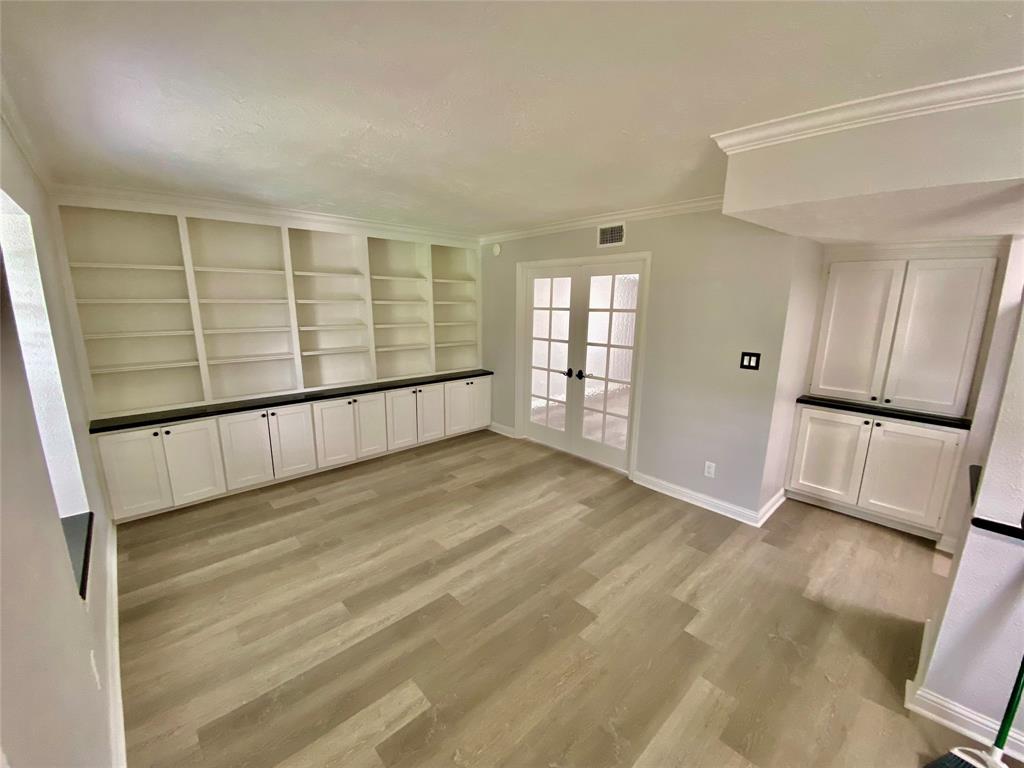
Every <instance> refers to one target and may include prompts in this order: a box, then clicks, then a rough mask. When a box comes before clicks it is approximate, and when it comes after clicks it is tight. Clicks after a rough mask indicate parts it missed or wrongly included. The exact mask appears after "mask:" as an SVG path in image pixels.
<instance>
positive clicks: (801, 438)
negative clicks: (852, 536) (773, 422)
mask: <svg viewBox="0 0 1024 768" xmlns="http://www.w3.org/2000/svg"><path fill="white" fill-rule="evenodd" d="M871 423H872V422H871V420H870V419H869V417H867V416H862V415H860V414H854V413H838V412H835V411H821V410H818V409H816V408H802V409H801V410H800V423H799V426H798V431H797V441H796V450H795V452H794V455H793V465H792V470H791V471H790V478H789V487H790V488H793V489H795V490H799V491H804V492H805V493H810V494H814V495H815V496H821V497H823V498H826V499H832V500H834V501H841V502H843V503H846V504H856V503H857V494H858V492H859V491H860V482H861V477H862V475H863V473H864V460H865V457H866V456H867V453H868V443H869V441H870V439H871Z"/></svg>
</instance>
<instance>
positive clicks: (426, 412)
mask: <svg viewBox="0 0 1024 768" xmlns="http://www.w3.org/2000/svg"><path fill="white" fill-rule="evenodd" d="M444 400H445V398H444V384H431V385H429V386H426V387H417V388H416V422H417V431H418V437H419V441H420V442H421V443H422V442H426V441H427V440H437V439H438V438H440V437H444V435H445V429H444V421H445V419H444V413H445V408H444Z"/></svg>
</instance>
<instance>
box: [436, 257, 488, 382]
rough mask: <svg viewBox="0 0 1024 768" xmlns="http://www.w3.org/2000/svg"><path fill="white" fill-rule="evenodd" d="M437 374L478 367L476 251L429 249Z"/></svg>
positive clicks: (478, 317)
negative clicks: (438, 372)
mask: <svg viewBox="0 0 1024 768" xmlns="http://www.w3.org/2000/svg"><path fill="white" fill-rule="evenodd" d="M430 259H431V272H432V277H431V282H432V288H433V310H434V347H435V359H436V369H437V370H438V371H458V370H465V369H470V368H479V367H480V334H479V325H480V314H479V307H478V306H477V303H478V301H479V284H480V260H479V258H478V256H477V253H476V251H471V250H469V249H466V248H453V247H451V246H447V245H432V246H431V247H430Z"/></svg>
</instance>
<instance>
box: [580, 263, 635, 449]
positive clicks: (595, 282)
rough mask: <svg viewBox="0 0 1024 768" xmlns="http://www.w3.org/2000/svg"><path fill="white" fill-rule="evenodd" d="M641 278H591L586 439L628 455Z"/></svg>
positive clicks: (588, 319) (585, 406)
mask: <svg viewBox="0 0 1024 768" xmlns="http://www.w3.org/2000/svg"><path fill="white" fill-rule="evenodd" d="M639 290H640V275H639V274H636V273H623V274H614V275H594V276H593V277H591V278H590V294H589V306H588V310H587V352H586V367H585V368H584V371H585V376H586V378H585V379H584V392H583V428H582V436H583V439H584V440H590V441H592V442H596V443H603V444H604V445H607V446H609V447H611V448H616V449H621V450H625V448H626V443H627V440H628V436H629V418H630V413H629V410H630V399H631V394H632V386H633V381H632V379H633V348H634V345H635V341H636V319H637V317H636V316H637V299H638V296H639Z"/></svg>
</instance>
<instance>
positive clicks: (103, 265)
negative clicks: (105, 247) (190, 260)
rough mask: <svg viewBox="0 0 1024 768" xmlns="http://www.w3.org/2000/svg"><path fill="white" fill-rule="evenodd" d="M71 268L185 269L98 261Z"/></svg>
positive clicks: (182, 270) (183, 268)
mask: <svg viewBox="0 0 1024 768" xmlns="http://www.w3.org/2000/svg"><path fill="white" fill-rule="evenodd" d="M70 266H71V267H73V268H75V269H152V270H161V271H165V272H184V271H185V267H183V266H179V265H177V264H114V263H110V264H106V263H100V262H98V261H75V262H72V263H71V265H70Z"/></svg>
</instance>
